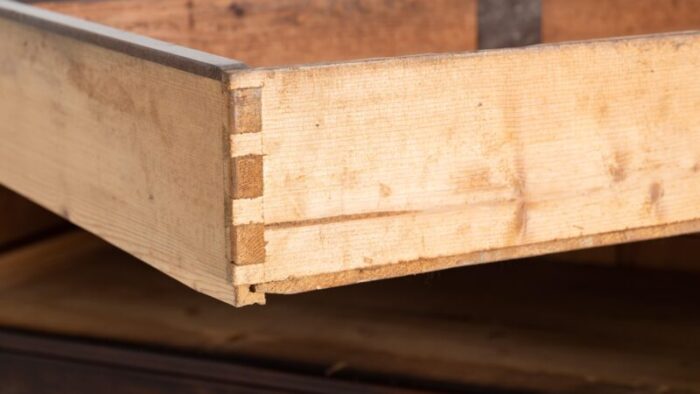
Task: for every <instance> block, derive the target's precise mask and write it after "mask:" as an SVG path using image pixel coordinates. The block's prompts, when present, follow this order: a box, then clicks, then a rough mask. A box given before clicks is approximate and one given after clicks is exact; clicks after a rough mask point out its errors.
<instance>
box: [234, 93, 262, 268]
mask: <svg viewBox="0 0 700 394" xmlns="http://www.w3.org/2000/svg"><path fill="white" fill-rule="evenodd" d="M261 107H262V102H261V88H259V87H254V88H242V89H234V90H232V91H231V174H232V178H233V179H232V193H231V195H232V199H233V201H232V203H233V204H232V206H233V208H232V210H231V212H232V215H231V216H232V227H231V252H232V253H231V254H232V259H233V263H234V264H237V265H243V264H261V263H264V262H265V225H264V224H263V211H262V196H263V152H262V139H261V138H262V114H261V112H262V111H261V110H262V108H261Z"/></svg>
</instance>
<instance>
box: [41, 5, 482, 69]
mask: <svg viewBox="0 0 700 394" xmlns="http://www.w3.org/2000/svg"><path fill="white" fill-rule="evenodd" d="M36 5H38V6H40V7H44V8H47V9H51V10H54V11H59V12H63V13H66V14H70V15H74V16H78V17H81V18H86V19H88V20H92V21H96V22H100V23H104V24H106V25H110V26H114V27H118V28H120V29H124V30H128V31H132V32H136V33H140V34H144V35H148V36H151V37H155V38H158V39H162V40H165V41H168V42H173V43H177V44H180V45H185V46H188V47H191V48H197V49H201V50H205V51H208V52H211V53H216V54H219V55H222V56H228V57H231V58H235V59H238V60H241V61H243V62H245V63H246V64H249V65H251V66H272V65H281V64H297V63H311V62H320V61H332V60H350V59H358V58H368V57H378V56H398V55H408V54H415V53H424V52H449V51H464V50H471V49H475V48H476V0H394V1H376V0H305V1H299V0H188V1H184V0H149V1H142V0H102V1H84V0H71V1H54V2H52V1H44V2H39V3H37V4H36Z"/></svg>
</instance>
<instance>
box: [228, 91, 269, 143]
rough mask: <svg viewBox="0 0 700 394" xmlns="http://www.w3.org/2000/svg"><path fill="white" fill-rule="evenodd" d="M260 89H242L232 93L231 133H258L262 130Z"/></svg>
mask: <svg viewBox="0 0 700 394" xmlns="http://www.w3.org/2000/svg"><path fill="white" fill-rule="evenodd" d="M261 91H262V88H243V89H235V90H233V91H232V100H231V101H232V105H233V108H232V110H233V116H232V129H231V131H232V133H233V134H243V133H259V132H260V131H261V130H262V113H261V112H262V111H261V109H262V108H261V107H262V105H261V104H262V103H261Z"/></svg>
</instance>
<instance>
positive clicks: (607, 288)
mask: <svg viewBox="0 0 700 394" xmlns="http://www.w3.org/2000/svg"><path fill="white" fill-rule="evenodd" d="M699 310H700V276H699V275H697V274H691V273H684V272H667V271H662V270H649V271H647V270H642V269H629V268H624V267H614V268H611V267H599V266H586V265H576V264H571V263H556V262H548V261H541V260H524V261H514V262H507V263H495V264H487V265H482V266H474V267H466V268H463V269H456V270H450V271H445V272H443V273H437V274H431V275H423V276H416V277H408V278H402V279H397V280H388V281H380V282H375V283H366V284H361V285H355V286H348V287H344V288H337V289H331V290H324V291H318V292H314V293H309V294H301V295H294V296H277V297H275V298H274V299H272V300H271V302H270V305H267V306H257V307H246V308H242V309H235V308H232V307H230V306H228V305H225V304H223V303H221V302H217V301H215V300H213V299H210V298H208V297H206V296H203V295H201V294H198V293H196V292H194V291H192V290H190V289H188V288H186V287H184V286H182V285H180V284H179V283H177V282H175V281H174V280H172V279H170V278H168V277H167V276H165V275H162V274H161V273H159V272H157V271H156V270H154V269H152V268H150V267H148V266H147V265H146V264H143V263H140V262H138V261H137V260H135V259H133V258H131V257H129V256H127V255H125V254H124V253H123V252H120V251H118V250H116V249H114V248H112V247H110V246H108V245H105V244H104V243H102V242H101V241H99V240H97V239H95V238H94V237H91V236H89V235H87V234H84V233H80V232H78V233H72V234H65V235H63V236H61V237H57V238H56V239H54V240H52V241H51V242H46V241H45V242H43V243H42V245H34V246H25V247H24V248H22V249H21V250H18V251H15V252H13V253H9V254H8V253H6V254H4V255H3V256H0V325H1V326H4V327H7V328H13V329H20V330H29V331H34V332H44V333H51V334H53V335H67V336H72V337H78V338H87V339H91V340H99V341H111V342H116V343H120V344H126V345H128V346H137V347H145V348H155V349H166V350H167V351H169V352H173V351H175V352H181V353H182V354H188V355H202V356H205V357H213V358H217V359H225V360H227V362H231V363H237V364H239V365H246V366H255V365H263V366H267V367H274V368H278V369H280V370H284V371H287V372H293V373H303V374H310V375H315V376H331V377H334V378H336V379H340V380H346V381H347V380H350V381H364V382H371V383H375V384H394V385H396V386H397V387H403V388H411V389H437V390H446V391H450V390H451V391H458V392H464V391H467V392H468V391H469V390H471V391H475V390H476V392H479V390H482V389H483V388H485V387H489V388H493V389H494V390H504V391H516V392H522V391H528V392H537V393H658V392H665V393H693V392H700V374H698V371H699V370H700V356H699V355H700V313H698V311H699Z"/></svg>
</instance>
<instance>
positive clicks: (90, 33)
mask: <svg viewBox="0 0 700 394" xmlns="http://www.w3.org/2000/svg"><path fill="white" fill-rule="evenodd" d="M0 18H5V19H10V20H14V21H16V22H20V23H23V24H26V25H30V26H34V27H37V28H40V29H42V30H47V31H51V32H53V33H56V34H61V35H64V36H67V37H71V38H74V39H77V40H80V41H84V42H88V43H91V44H95V45H98V46H101V47H105V48H109V49H111V50H114V51H118V52H122V53H124V54H127V55H129V56H134V57H138V58H141V59H144V60H148V61H151V62H154V63H158V64H162V65H165V66H168V67H173V68H177V69H179V70H183V71H186V72H189V73H192V74H197V75H201V76H203V77H207V78H213V79H222V78H223V74H224V71H225V70H231V69H240V68H246V65H245V64H243V63H241V62H239V61H237V60H233V59H229V58H225V57H221V56H216V55H212V54H209V53H206V52H201V51H197V50H194V49H190V48H186V47H182V46H179V45H175V44H170V43H167V42H163V41H159V40H154V39H152V38H148V37H144V36H141V35H138V34H133V33H129V32H126V31H122V30H118V29H114V28H111V27H108V26H104V25H100V24H97V23H92V22H88V21H85V20H82V19H77V18H73V17H70V16H66V15H62V14H59V13H55V12H51V11H47V10H43V9H40V8H37V7H33V6H30V5H25V4H21V3H18V2H14V1H0Z"/></svg>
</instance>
